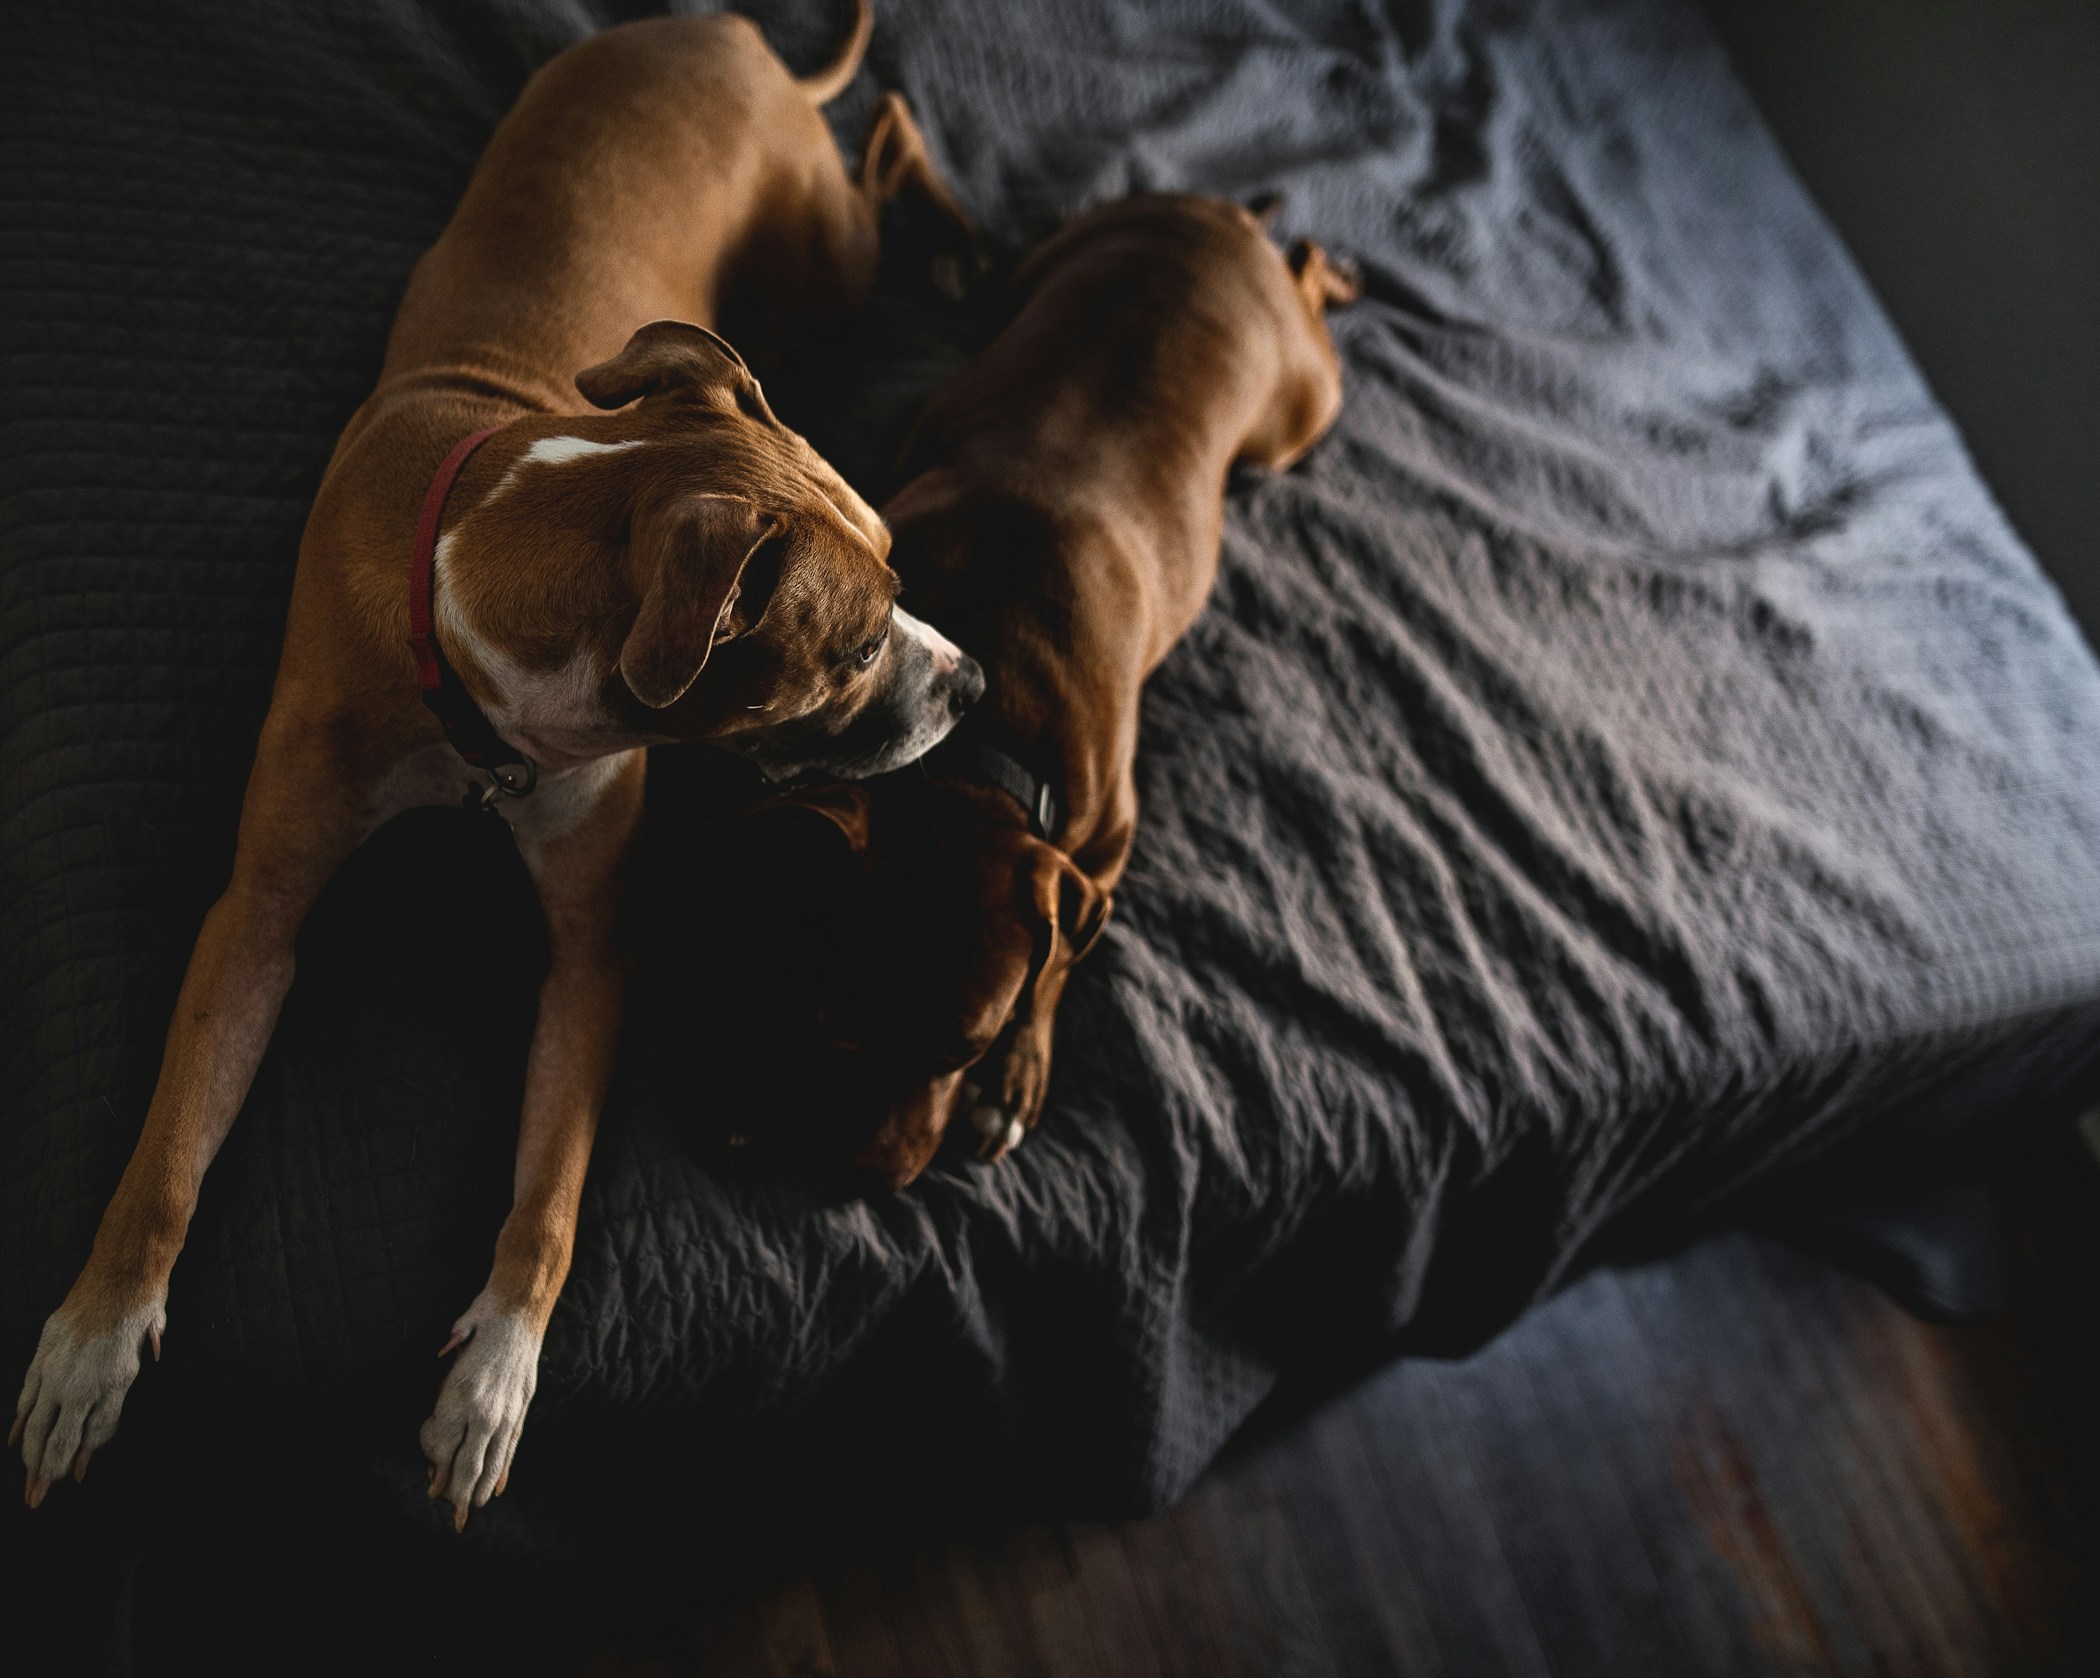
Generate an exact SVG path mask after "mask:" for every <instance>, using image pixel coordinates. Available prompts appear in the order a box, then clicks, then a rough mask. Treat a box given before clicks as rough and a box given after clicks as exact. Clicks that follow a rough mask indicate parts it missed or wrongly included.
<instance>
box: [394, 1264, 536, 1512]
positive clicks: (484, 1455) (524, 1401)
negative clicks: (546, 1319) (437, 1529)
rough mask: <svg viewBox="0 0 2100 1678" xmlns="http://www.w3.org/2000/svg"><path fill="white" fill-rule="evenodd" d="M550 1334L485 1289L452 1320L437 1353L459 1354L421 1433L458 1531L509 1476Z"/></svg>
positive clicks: (433, 1478)
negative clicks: (447, 1337)
mask: <svg viewBox="0 0 2100 1678" xmlns="http://www.w3.org/2000/svg"><path fill="white" fill-rule="evenodd" d="M544 1333H545V1331H544V1329H542V1328H541V1326H540V1325H539V1324H537V1323H534V1322H532V1321H530V1320H529V1319H527V1318H526V1317H525V1315H524V1314H523V1313H522V1312H518V1311H512V1310H509V1309H507V1308H505V1307H503V1306H500V1305H498V1304H496V1303H495V1302H494V1301H492V1300H491V1299H490V1298H489V1297H488V1295H487V1294H483V1295H481V1296H480V1297H479V1298H477V1299H476V1300H475V1301H474V1303H473V1304H472V1305H470V1306H468V1307H467V1309H466V1314H465V1315H464V1316H462V1317H461V1318H460V1319H459V1321H458V1322H456V1323H454V1324H453V1325H452V1338H451V1339H450V1340H448V1341H447V1342H446V1343H445V1345H444V1347H443V1349H442V1350H440V1351H439V1353H438V1356H440V1357H443V1356H444V1355H445V1354H446V1353H447V1352H453V1351H455V1350H456V1351H457V1354H458V1355H457V1356H456V1357H455V1358H454V1359H453V1362H452V1368H451V1370H450V1371H449V1372H448V1373H447V1374H446V1376H445V1384H444V1386H443V1387H441V1388H440V1389H439V1390H438V1400H437V1409H436V1411H435V1412H434V1413H433V1414H432V1415H431V1417H430V1419H429V1420H428V1421H426V1422H425V1423H424V1424H423V1427H422V1431H421V1434H420V1435H419V1437H420V1438H421V1440H422V1444H423V1455H424V1456H425V1457H427V1458H428V1459H429V1461H430V1496H431V1497H432V1498H443V1499H445V1500H446V1501H447V1502H449V1503H450V1504H451V1505H452V1530H453V1531H455V1532H460V1531H464V1530H465V1528H466V1524H467V1515H468V1513H469V1512H470V1511H472V1510H475V1509H479V1508H480V1507H481V1506H482V1505H483V1504H485V1503H487V1502H488V1500H489V1499H490V1498H492V1497H495V1496H497V1495H498V1494H499V1493H500V1492H501V1491H502V1490H503V1488H504V1486H505V1485H506V1484H507V1483H508V1482H509V1480H510V1463H511V1458H512V1457H514V1456H516V1455H517V1451H518V1435H519V1434H520V1433H522V1432H523V1431H524V1428H525V1411H526V1408H527V1407H528V1406H529V1405H530V1404H531V1403H532V1394H533V1389H534V1388H536V1387H537V1386H538V1385H539V1379H540V1341H541V1339H542V1337H543V1335H544Z"/></svg>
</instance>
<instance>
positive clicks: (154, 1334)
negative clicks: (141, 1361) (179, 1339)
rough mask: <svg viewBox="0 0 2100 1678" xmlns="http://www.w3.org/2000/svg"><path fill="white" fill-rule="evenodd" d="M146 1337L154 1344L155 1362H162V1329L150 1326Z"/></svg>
mask: <svg viewBox="0 0 2100 1678" xmlns="http://www.w3.org/2000/svg"><path fill="white" fill-rule="evenodd" d="M146 1339H147V1340H148V1341H149V1342H151V1343H152V1346H153V1361H154V1362H155V1363H158V1362H160V1330H159V1329H158V1328H157V1327H156V1328H149V1329H148V1330H146Z"/></svg>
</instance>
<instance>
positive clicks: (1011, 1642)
mask: <svg viewBox="0 0 2100 1678" xmlns="http://www.w3.org/2000/svg"><path fill="white" fill-rule="evenodd" d="M941 1571H942V1573H943V1574H945V1576H946V1578H947V1581H948V1589H949V1592H950V1595H951V1598H952V1600H953V1602H954V1605H955V1611H956V1615H957V1620H958V1624H959V1626H960V1628H961V1631H962V1635H963V1644H964V1657H965V1664H964V1667H963V1670H964V1671H966V1672H968V1673H970V1674H972V1675H973V1678H1053V1674H1052V1673H1051V1670H1050V1667H1049V1665H1048V1664H1047V1663H1046V1662H1045V1661H1044V1659H1043V1654H1042V1651H1041V1649H1039V1648H1038V1647H1037V1646H1036V1641H1035V1633H1034V1628H1033V1626H1032V1625H1031V1624H1030V1622H1029V1617H1028V1604H1027V1600H1026V1597H1025V1595H1024V1593H1023V1591H1022V1588H1021V1583H1020V1580H1019V1578H1018V1577H1017V1575H1016V1573H1015V1570H1014V1567H1013V1562H1012V1558H1011V1556H1010V1555H1009V1553H1008V1547H1007V1545H1006V1544H1005V1543H1001V1542H998V1541H995V1540H990V1539H985V1540H979V1541H977V1542H974V1543H961V1542H958V1543H952V1544H948V1545H944V1546H943V1547H942V1550H941Z"/></svg>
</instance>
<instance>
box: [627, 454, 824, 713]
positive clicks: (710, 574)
mask: <svg viewBox="0 0 2100 1678" xmlns="http://www.w3.org/2000/svg"><path fill="white" fill-rule="evenodd" d="M783 529H784V527H783V525H782V524H781V521H780V520H779V519H778V518H776V517H774V516H773V515H772V514H770V513H766V512H762V511H761V510H760V509H759V506H758V504H757V503H756V502H754V501H747V500H745V499H744V498H743V497H742V496H740V495H690V496H685V497H682V498H681V499H679V500H678V501H675V502H673V503H672V504H671V505H670V506H669V507H667V508H665V509H663V510H662V511H661V512H659V513H657V514H656V515H655V516H654V517H653V518H650V519H648V520H646V521H645V522H643V523H641V524H640V525H638V526H637V528H636V532H635V542H636V544H637V546H640V547H643V548H645V549H646V550H648V551H646V552H644V553H643V554H642V556H641V572H642V576H643V578H644V579H645V580H644V582H643V585H642V606H641V610H640V611H638V612H637V613H636V614H635V618H634V627H633V628H632V629H630V630H628V632H627V639H626V641H625V642H623V643H622V644H621V647H620V674H621V676H622V677H623V678H624V679H625V680H626V683H627V686H628V688H629V689H630V690H631V691H632V692H633V694H634V696H635V698H637V699H639V700H640V701H641V702H642V703H643V704H644V705H646V706H648V707H649V708H650V709H651V710H653V711H661V710H662V709H663V708H664V707H665V706H666V705H670V704H673V703H674V702H676V701H677V700H678V698H679V697H680V696H681V695H683V694H684V692H685V691H686V689H688V688H689V687H691V686H692V685H693V683H694V682H695V681H697V680H698V679H699V676H700V672H701V670H702V669H704V668H705V667H706V664H707V655H708V654H709V653H711V652H712V651H713V650H714V648H715V646H716V644H717V643H718V642H722V641H727V640H729V639H730V638H731V637H733V636H736V635H743V634H749V633H750V631H751V630H753V629H755V628H756V627H757V626H758V623H759V620H760V619H761V618H763V617H764V616H765V609H766V606H767V603H768V602H769V601H770V600H771V598H772V593H773V585H774V584H775V583H776V582H778V581H779V578H780V566H779V562H778V561H779V557H780V556H779V555H778V553H777V550H778V549H779V548H780V547H781V545H782V541H781V536H782V531H783ZM761 549H766V550H768V556H767V557H765V558H761V557H760V550H761ZM754 559H757V560H758V561H759V562H758V563H757V564H754V563H753V561H754Z"/></svg>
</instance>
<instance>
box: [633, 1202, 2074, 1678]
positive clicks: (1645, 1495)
mask: <svg viewBox="0 0 2100 1678" xmlns="http://www.w3.org/2000/svg"><path fill="white" fill-rule="evenodd" d="M2052 1192H2054V1191H2052ZM2052 1204H2056V1203H2052ZM2052 1215H2054V1216H2055V1217H2057V1219H2058V1220H2059V1222H2061V1221H2062V1220H2064V1219H2067V1218H2080V1219H2085V1220H2087V1221H2088V1222H2091V1221H2093V1220H2091V1198H2090V1197H2088V1199H2087V1200H2086V1201H2084V1202H2075V1203H2074V1202H2072V1201H2070V1200H2068V1199H2063V1200H2061V1203H2060V1204H2056V1211H2055V1212H2054V1214H2052ZM2028 1251H2029V1258H2028V1261H2027V1262H2026V1263H2025V1265H2024V1266H2023V1268H2022V1271H2021V1278H2022V1280H2021V1284H2020V1286H2021V1290H2022V1291H2021V1293H2020V1295H2019V1299H2018V1308H2017V1310H2016V1311H2015V1312H2014V1313H2013V1314H2011V1315H2009V1316H2008V1317H2006V1318H2004V1319H2002V1320H2001V1321H1999V1322H1996V1323H1993V1324H1990V1325H1986V1326H1984V1327H1981V1328H1973V1329H1961V1330H1949V1329H1943V1328H1935V1327H1930V1326H1927V1325H1923V1324H1919V1323H1916V1322H1913V1321H1912V1320H1910V1319H1908V1318H1906V1317H1904V1316H1902V1315H1901V1314H1900V1313H1899V1312H1898V1311H1897V1310H1896V1309H1895V1307H1893V1306H1892V1305H1890V1304H1889V1303H1888V1302H1887V1301H1886V1300H1885V1299H1883V1298H1882V1297H1881V1296H1880V1295H1879V1294H1877V1293H1874V1292H1873V1291H1872V1290H1870V1289H1868V1288H1866V1287H1865V1286H1864V1285H1863V1284H1858V1283H1854V1282H1852V1281H1849V1280H1846V1279H1844V1278H1842V1277H1839V1276H1837V1275H1836V1274H1835V1273H1832V1272H1829V1271H1827V1270H1825V1269H1823V1268H1822V1267H1820V1266H1818V1265H1816V1264H1813V1263H1812V1262H1810V1261H1808V1260H1805V1259H1801V1258H1798V1257H1796V1256H1794V1255H1792V1254H1789V1253H1786V1252H1784V1251H1780V1250H1775V1249H1770V1248H1767V1247H1764V1246H1762V1245H1760V1244H1758V1243H1755V1242H1753V1241H1751V1240H1749V1239H1748V1238H1746V1237H1736V1236H1731V1237H1724V1238H1721V1239H1718V1240H1714V1241H1709V1242H1707V1243H1704V1244H1702V1245H1701V1246H1699V1247H1696V1248H1694V1249H1692V1250H1690V1251H1688V1252H1686V1253H1684V1254H1681V1255H1679V1256H1677V1257H1676V1258H1673V1259H1671V1260H1668V1261H1666V1262H1662V1263H1658V1264H1653V1265H1648V1266H1643V1267H1640V1268H1638V1269H1631V1270H1626V1271H1620V1272H1610V1273H1604V1274H1600V1275H1597V1276H1593V1277H1590V1278H1588V1279H1586V1280H1584V1281H1582V1282H1580V1283H1578V1284H1577V1285H1576V1286H1575V1287H1574V1288H1572V1289H1570V1290H1569V1291H1568V1292H1567V1293H1565V1294H1563V1295H1562V1296H1561V1297H1560V1298H1559V1299H1557V1300H1554V1301H1551V1302H1549V1303H1548V1304H1546V1305H1545V1306H1543V1307H1541V1308H1540V1309H1539V1310H1537V1311H1535V1312H1533V1313H1531V1314H1530V1315H1528V1316H1527V1317H1526V1318H1525V1319H1524V1321H1522V1322H1521V1323H1519V1324H1517V1325H1516V1326H1515V1327H1514V1328H1513V1329H1512V1330H1511V1331H1510V1332H1509V1333H1508V1334H1506V1335H1505V1336H1503V1337H1502V1338H1501V1339H1500V1340H1498V1341H1497V1342H1496V1343H1495V1344H1494V1345H1492V1346H1490V1347H1489V1348H1487V1349H1486V1350H1485V1351H1483V1352H1482V1353H1480V1354H1478V1355H1476V1356H1475V1357H1473V1358H1471V1359H1469V1360H1467V1361H1465V1362H1463V1363H1458V1364H1439V1363H1433V1362H1426V1361H1417V1362H1406V1363H1401V1364H1397V1365H1395V1366H1393V1367H1392V1368H1390V1369H1387V1370H1386V1371H1384V1372H1382V1373H1381V1374H1379V1375H1378V1376H1376V1377H1375V1378H1373V1379H1372V1380H1370V1381H1367V1382H1365V1383H1363V1384H1362V1385H1361V1386H1359V1387H1358V1388H1356V1389H1355V1390H1354V1391H1353V1392H1351V1393H1348V1394H1345V1395H1343V1396H1342V1397H1341V1398H1339V1399H1338V1400H1336V1401H1334V1402H1332V1403H1330V1404H1328V1405H1326V1406H1325V1407H1323V1408H1321V1409H1320V1410H1318V1411H1316V1412H1315V1413H1313V1414H1311V1415H1310V1416H1308V1417H1306V1418H1305V1419H1304V1420H1303V1421H1302V1422H1300V1423H1298V1424H1297V1425H1295V1426H1293V1427H1291V1428H1289V1429H1288V1430H1286V1431H1285V1432H1283V1433H1281V1434H1279V1435H1277V1436H1275V1437H1272V1438H1270V1439H1268V1440H1266V1441H1265V1442H1264V1443H1262V1444H1261V1445H1258V1446H1255V1445H1250V1446H1248V1447H1246V1448H1244V1449H1240V1450H1236V1451H1234V1452H1231V1453H1228V1455H1227V1457H1226V1458H1225V1459H1224V1460H1223V1461H1222V1462H1221V1463H1220V1464H1219V1465H1218V1466H1217V1467H1216V1468H1214V1469H1213V1470H1212V1472H1211V1473H1210V1474H1208V1475H1207V1476H1206V1477H1205V1478H1204V1480H1203V1481H1202V1482H1201V1483H1200V1484H1199V1485H1198V1486H1197V1488H1196V1489H1195V1491H1194V1492H1192V1493H1191V1495H1190V1496H1189V1497H1188V1498H1187V1499H1185V1500H1184V1502H1183V1503H1182V1504H1181V1506H1180V1507H1179V1508H1177V1509H1174V1510H1172V1511H1169V1512H1168V1513H1167V1514H1165V1515H1163V1516H1160V1517H1157V1518H1155V1519H1153V1520H1149V1521H1137V1522H1129V1523H1122V1524H1118V1525H1111V1526H1084V1525H1072V1526H1062V1527H1061V1526H1035V1527H1028V1528H1023V1529H1019V1530H1016V1531H1014V1532H1010V1533H1006V1534H1003V1535H996V1536H991V1537H977V1538H971V1539H957V1540H954V1541H952V1542H949V1543H945V1544H941V1545H936V1546H929V1547H926V1548H923V1549H921V1550H919V1551H918V1552H916V1553H915V1554H913V1555H911V1556H910V1557H908V1558H906V1557H895V1558H882V1559H880V1560H879V1561H878V1562H877V1563H876V1564H875V1565H873V1566H864V1567H861V1568H857V1569H850V1570H848V1571H846V1572H843V1573H840V1574H837V1575H833V1576H830V1577H827V1578H824V1579H822V1580H817V1581H811V1580H806V1579H805V1580H789V1581H784V1582H783V1583H782V1584H780V1585H779V1586H777V1587H775V1588H774V1589H771V1590H768V1591H764V1592H760V1593H757V1594H756V1595H754V1596H752V1597H750V1598H748V1599H746V1600H744V1601H741V1602H736V1603H730V1604H725V1605H723V1606H722V1607H720V1608H718V1609H716V1610H714V1611H712V1612H710V1613H709V1614H707V1615H704V1616H702V1617H700V1619H699V1621H698V1624H697V1627H696V1630H695V1633H694V1635H693V1637H692V1639H691V1640H690V1642H689V1643H687V1644H685V1645H684V1646H683V1647H681V1648H679V1649H676V1650H671V1651H668V1658H665V1659H659V1660H657V1661H655V1662H653V1663H652V1662H649V1661H645V1660H638V1659H636V1658H634V1657H631V1656H630V1657H629V1658H627V1659H626V1660H624V1661H622V1660H619V1659H616V1658H614V1657H611V1656H601V1657H600V1658H599V1660H598V1664H597V1665H596V1666H595V1667H594V1668H593V1669H592V1671H593V1675H594V1678H627V1675H628V1674H630V1673H631V1674H633V1675H634V1678H644V1675H645V1674H647V1675H651V1678H656V1675H661V1674H664V1673H666V1672H669V1671H677V1672H680V1673H684V1672H688V1671H692V1670H697V1671H698V1672H699V1673H700V1674H701V1675H702V1678H774V1675H778V1674H785V1673H794V1674H797V1675H798V1678H800V1675H804V1674H819V1673H836V1674H838V1675H839V1678H1008V1675H1010V1678H1078V1675H1082V1674H1083V1675H1085V1678H1299V1675H1303V1678H1380V1675H1384V1674H1393V1675H1395V1678H1579V1675H1587V1674H1591V1673H1599V1674H1610V1675H1612V1678H1618V1675H1620V1674H1629V1675H1640V1678H1646V1675H1647V1674H1650V1673H1655V1674H1660V1675H1662V1678H1778V1675H1782V1674H1784V1675H1786V1678H1821V1675H1825V1674H1831V1675H1843V1678H2013V1675H2015V1674H2017V1675H2019V1678H2030V1675H2034V1678H2085V1675H2086V1674H2088V1673H2090V1672H2092V1671H2100V1666H2096V1665H2095V1664H2093V1662H2092V1661H2091V1659H2090V1657H2091V1655H2092V1654H2093V1645H2094V1629H2095V1628H2094V1625H2093V1623H2092V1621H2093V1610H2092V1605H2091V1602H2090V1601H2089V1599H2090V1598H2091V1597H2092V1595H2093V1593H2092V1591H2091V1588H2090V1581H2091V1578H2092V1577H2093V1574H2092V1572H2091V1571H2090V1570H2089V1568H2090V1564H2091V1563H2092V1561H2093V1559H2094V1558H2095V1556H2096V1554H2100V1509H2096V1493H2100V1446H2096V1445H2095V1444H2094V1443H2093V1440H2092V1437H2091V1436H2092V1433H2093V1430H2092V1429H2091V1428H2090V1426H2089V1425H2088V1424H2089V1417H2090V1414H2091V1413H2092V1412H2093V1411H2094V1410H2095V1409H2096V1408H2100V1355H2096V1354H2095V1352H2094V1350H2093V1348H2092V1346H2091V1345H2089V1344H2087V1343H2086V1342H2085V1341H2081V1342H2079V1343H2078V1344H2077V1345H2076V1346H2075V1347H2071V1346H2067V1344H2066V1342H2067V1339H2068V1337H2069V1336H2070V1335H2071V1334H2072V1333H2073V1332H2077V1333H2083V1334H2084V1335H2085V1337H2086V1341H2090V1340H2091V1339H2092V1338H2093V1336H2092V1334H2091V1326H2092V1322H2093V1319H2094V1317H2095V1316H2096V1315H2100V1313H2096V1312H2095V1311H2094V1310H2093V1308H2092V1304H2091V1301H2092V1299H2093V1297H2094V1289H2095V1286H2096V1284H2100V1233H2090V1232H2089V1233H2087V1234H2083V1235H2077V1236H2073V1237H2063V1238H2057V1237H2051V1238H2050V1240H2048V1241H2045V1242H2041V1243H2040V1245H2036V1244H2035V1243H2033V1242H2031V1243H2030V1246H2029V1249H2028ZM659 1653H663V1652H659ZM695 1661H697V1668H695V1666H694V1664H693V1663H694V1662H695Z"/></svg>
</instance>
